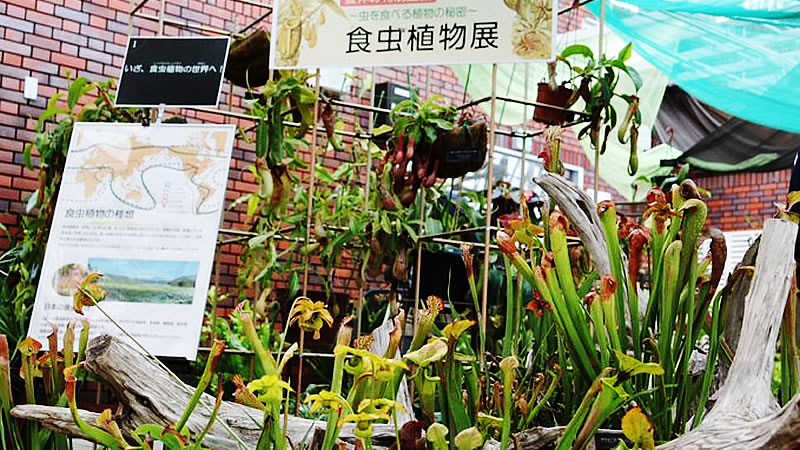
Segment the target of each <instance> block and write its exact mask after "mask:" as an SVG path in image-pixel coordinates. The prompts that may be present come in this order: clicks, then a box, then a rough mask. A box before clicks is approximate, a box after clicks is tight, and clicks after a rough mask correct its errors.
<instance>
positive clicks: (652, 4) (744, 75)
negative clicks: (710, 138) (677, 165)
mask: <svg viewBox="0 0 800 450" xmlns="http://www.w3.org/2000/svg"><path fill="white" fill-rule="evenodd" d="M600 3H601V2H600V1H599V0H598V1H594V2H591V3H590V4H589V5H587V6H588V8H589V9H590V10H592V12H593V13H594V14H595V15H598V16H599V10H600ZM606 22H607V24H608V25H609V26H610V27H611V28H612V29H613V30H614V31H615V32H616V33H617V34H618V35H620V36H621V37H622V38H623V39H624V40H630V41H633V42H634V45H635V48H636V51H637V52H638V53H640V54H641V55H643V56H644V57H645V58H646V59H647V60H648V61H650V62H651V63H652V64H653V65H655V66H656V67H658V68H659V69H660V70H661V71H663V72H664V73H665V74H666V75H667V76H669V78H670V79H671V80H672V81H673V82H675V83H676V84H678V85H679V86H680V87H681V88H683V89H684V90H685V91H687V92H689V93H690V94H691V95H693V96H695V97H697V98H698V99H700V100H702V101H703V102H706V103H708V104H710V105H712V106H714V107H716V108H718V109H721V110H723V111H725V112H727V113H729V114H732V115H734V116H736V117H740V118H743V119H746V120H749V121H751V122H755V123H758V124H761V125H764V126H768V127H772V128H777V129H781V130H786V131H792V132H800V120H798V119H797V111H798V110H800V2H798V1H796V0H682V1H678V0H631V1H628V2H623V1H615V0H611V1H608V2H607V9H606Z"/></svg>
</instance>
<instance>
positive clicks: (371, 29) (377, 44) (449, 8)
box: [270, 0, 557, 69]
mask: <svg viewBox="0 0 800 450" xmlns="http://www.w3.org/2000/svg"><path fill="white" fill-rule="evenodd" d="M553 6H554V0H275V1H274V8H275V11H276V17H275V18H274V20H273V24H272V36H273V39H272V42H271V43H272V51H271V52H270V63H271V64H272V67H276V68H279V69H290V68H316V67H322V68H324V67H374V66H397V65H438V64H469V63H494V62H497V63H500V62H506V63H510V62H530V61H536V60H550V59H552V58H553V55H554V39H553V36H555V35H556V26H557V20H556V11H555V10H554V7H553Z"/></svg>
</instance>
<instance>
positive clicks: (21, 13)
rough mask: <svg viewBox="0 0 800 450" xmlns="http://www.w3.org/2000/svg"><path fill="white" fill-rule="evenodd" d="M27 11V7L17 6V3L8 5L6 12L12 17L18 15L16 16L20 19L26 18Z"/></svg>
mask: <svg viewBox="0 0 800 450" xmlns="http://www.w3.org/2000/svg"><path fill="white" fill-rule="evenodd" d="M26 11H27V9H25V8H21V7H19V6H15V5H8V6H7V7H6V14H8V15H9V16H11V17H16V18H19V19H24V18H25V12H26Z"/></svg>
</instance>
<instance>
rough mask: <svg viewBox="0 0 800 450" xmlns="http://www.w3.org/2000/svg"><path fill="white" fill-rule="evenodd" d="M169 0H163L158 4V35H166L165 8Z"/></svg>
mask: <svg viewBox="0 0 800 450" xmlns="http://www.w3.org/2000/svg"><path fill="white" fill-rule="evenodd" d="M166 5H167V0H161V4H160V5H159V6H158V35H159V36H163V35H164V10H165V9H166Z"/></svg>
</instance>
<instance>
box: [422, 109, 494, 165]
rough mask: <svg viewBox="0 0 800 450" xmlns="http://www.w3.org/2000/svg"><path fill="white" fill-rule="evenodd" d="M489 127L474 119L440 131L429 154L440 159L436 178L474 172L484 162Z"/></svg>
mask: <svg viewBox="0 0 800 450" xmlns="http://www.w3.org/2000/svg"><path fill="white" fill-rule="evenodd" d="M488 134H489V127H488V126H487V125H486V122H483V121H476V122H472V123H470V124H469V126H456V127H455V128H453V129H452V130H450V131H446V132H442V133H440V134H439V136H438V137H437V138H436V141H435V142H434V143H433V145H432V146H431V155H432V156H433V157H434V158H436V159H438V160H440V161H441V162H440V163H439V168H438V169H437V170H436V177H437V178H458V177H462V176H464V175H466V174H467V173H469V172H474V171H476V170H478V169H480V168H481V167H483V164H484V163H485V162H486V154H487V153H488V143H489V138H488Z"/></svg>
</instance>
